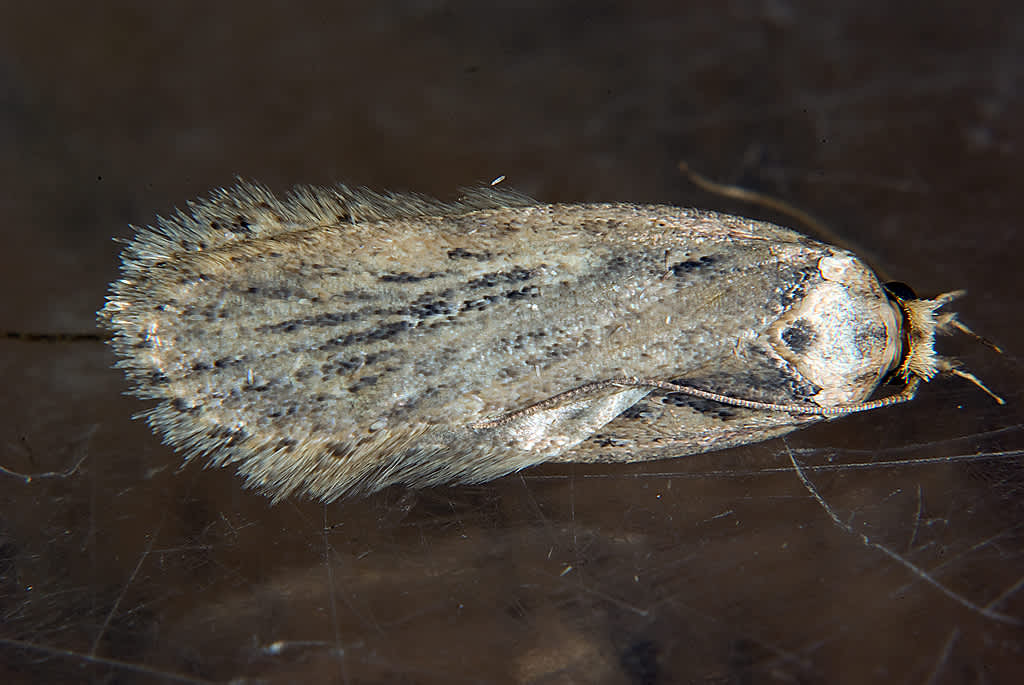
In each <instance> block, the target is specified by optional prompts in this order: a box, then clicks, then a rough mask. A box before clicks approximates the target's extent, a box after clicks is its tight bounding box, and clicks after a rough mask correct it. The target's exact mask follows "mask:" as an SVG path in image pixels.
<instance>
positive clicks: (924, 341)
mask: <svg viewBox="0 0 1024 685" xmlns="http://www.w3.org/2000/svg"><path fill="white" fill-rule="evenodd" d="M883 287H884V289H885V293H886V295H888V297H889V299H890V300H891V301H892V302H894V303H895V304H896V306H897V308H898V309H899V311H900V312H901V313H902V314H903V327H902V328H903V356H902V358H901V360H900V362H899V365H898V366H897V367H896V368H895V369H894V370H893V372H892V374H890V375H891V376H894V377H896V378H898V379H900V380H901V381H902V382H903V383H906V384H909V383H911V382H913V381H915V379H916V380H920V381H924V382H927V381H930V380H931V379H933V378H934V377H935V376H936V375H938V374H940V373H948V374H951V375H954V376H959V377H961V378H964V379H966V380H969V381H970V382H972V383H974V384H975V385H976V386H978V387H979V388H981V389H982V390H984V391H985V392H986V393H988V394H989V395H990V396H992V397H993V398H994V399H995V400H996V401H997V402H999V403H1000V404H1005V402H1004V400H1003V399H1002V398H1001V397H999V396H998V395H996V394H995V393H993V392H992V391H991V390H989V389H988V388H987V387H985V384H984V383H982V382H981V380H980V379H978V377H977V376H975V375H974V374H972V373H970V372H968V371H965V370H963V369H962V368H961V367H960V362H959V361H957V360H956V359H952V358H950V357H942V356H939V355H938V354H937V353H936V352H935V336H936V334H948V333H951V332H952V331H953V330H954V329H955V330H958V331H961V332H963V333H967V334H968V335H970V336H972V337H974V338H977V339H979V340H982V341H983V342H986V343H988V341H986V340H984V339H983V338H981V337H980V336H978V335H977V334H976V333H975V332H974V331H972V330H971V329H970V328H968V327H967V326H965V325H964V324H962V323H960V321H959V320H957V318H956V314H955V313H953V312H940V311H939V310H940V309H942V308H943V307H944V306H945V305H947V304H949V303H950V302H952V301H953V300H955V299H957V298H958V297H961V296H963V295H964V294H966V291H964V290H954V291H952V292H948V293H943V294H942V295H939V296H938V297H936V298H935V299H933V300H924V299H921V298H919V297H918V296H917V294H916V293H915V292H914V291H913V289H911V288H910V286H908V285H906V284H904V283H898V282H892V283H886V284H885V285H884V286H883ZM988 344H989V345H990V346H992V347H993V348H995V349H996V350H997V351H1001V350H999V348H998V347H996V346H995V345H992V343H988Z"/></svg>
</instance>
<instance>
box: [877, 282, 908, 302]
mask: <svg viewBox="0 0 1024 685" xmlns="http://www.w3.org/2000/svg"><path fill="white" fill-rule="evenodd" d="M882 287H883V288H885V292H886V293H887V294H888V295H889V297H891V298H893V299H896V300H902V301H904V302H906V301H907V300H916V299H917V293H915V292H914V289H913V288H911V287H910V286H909V285H907V284H906V283H900V282H899V281H889V282H888V283H886V284H885V285H883V286H882Z"/></svg>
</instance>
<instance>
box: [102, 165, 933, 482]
mask: <svg viewBox="0 0 1024 685" xmlns="http://www.w3.org/2000/svg"><path fill="white" fill-rule="evenodd" d="M901 306H902V303H901V302H900V301H899V300H893V299H890V297H889V296H887V294H886V293H885V291H884V290H883V288H882V286H881V284H879V282H878V280H877V278H876V277H875V276H874V275H873V274H872V273H871V271H870V270H869V269H868V268H867V267H866V266H865V265H864V264H863V263H862V262H860V260H858V259H857V258H856V257H855V256H853V255H852V254H850V253H848V252H845V251H843V250H840V249H838V248H834V247H831V246H828V245H825V244H822V243H818V242H815V241H813V240H810V239H808V238H806V237H805V236H802V235H800V234H798V233H795V232H793V231H790V230H787V229H784V228H780V227H778V226H774V225H771V224H767V223H763V222H757V221H751V220H747V219H741V218H738V217H733V216H728V215H723V214H715V213H712V212H702V211H697V210H689V209H680V208H677V207H670V206H646V205H631V204H590V205H543V204H537V203H535V202H533V201H531V200H529V199H528V198H524V197H523V196H520V195H516V194H513V193H498V192H495V191H492V190H483V191H479V190H478V191H473V192H472V193H470V194H468V195H467V197H466V199H465V200H464V201H463V202H461V203H453V204H445V203H440V202H437V201H433V200H428V199H425V198H422V197H411V196H409V197H407V196H399V195H387V196H385V195H377V194H372V193H367V192H363V191H351V190H348V189H346V188H344V187H338V188H331V189H320V188H303V189H299V190H297V191H295V192H294V193H293V194H292V195H291V196H289V197H288V198H285V199H283V200H279V199H277V198H276V197H274V196H273V194H271V193H270V192H269V191H267V190H265V189H263V188H260V187H257V186H252V185H248V184H242V185H239V186H238V187H236V188H233V189H230V190H223V191H217V192H215V193H214V194H213V195H212V196H211V197H210V199H208V200H206V201H202V202H197V203H194V204H190V205H189V212H188V213H179V214H178V215H176V216H175V217H174V218H172V219H167V220H165V219H162V220H160V221H159V223H158V224H157V226H156V227H155V228H143V229H140V230H138V232H137V234H136V236H135V238H134V239H133V240H132V242H131V243H130V244H129V245H128V247H127V248H126V249H125V251H124V255H123V265H122V278H121V280H119V281H117V282H115V283H114V284H113V285H112V287H111V294H110V296H109V298H108V302H107V305H106V306H105V307H104V309H103V310H102V311H101V313H100V317H101V320H102V321H103V322H104V324H105V325H107V326H108V327H109V328H110V329H111V330H112V331H113V333H114V342H113V344H114V347H115V349H116V351H117V352H118V354H119V355H121V357H122V360H121V362H120V366H122V367H123V368H124V369H125V370H126V372H127V374H128V376H129V378H130V379H131V381H132V383H133V385H134V392H135V393H136V394H138V395H140V396H143V397H151V398H157V399H159V400H160V404H159V405H158V406H157V407H156V408H155V409H154V410H153V411H152V412H151V413H150V414H149V422H150V424H151V425H153V426H154V428H155V429H157V430H158V431H159V432H160V433H162V434H163V436H164V438H165V440H166V441H167V442H169V443H170V444H172V445H174V446H175V447H177V448H179V449H181V450H182V451H183V453H184V455H185V457H186V459H188V458H192V457H196V456H208V457H210V459H211V461H212V462H213V463H215V464H221V465H223V464H228V463H234V464H236V466H237V469H238V470H239V472H240V473H241V474H242V475H243V476H244V477H245V478H246V480H247V483H248V484H250V485H253V486H255V487H258V488H260V489H261V490H263V491H264V492H266V493H268V494H270V495H271V496H273V497H275V498H280V497H285V496H288V495H290V494H292V493H301V494H305V495H308V496H312V497H316V498H320V499H324V500H331V499H335V498H337V497H340V496H343V495H345V494H349V493H354V492H369V491H373V490H377V489H380V488H382V487H386V486H388V485H390V484H393V483H406V484H412V485H429V484H435V483H441V482H468V481H483V480H489V479H491V478H495V477H497V476H500V475H503V474H505V473H509V472H512V471H515V470H518V469H521V468H524V467H527V466H530V465H532V464H536V463H540V462H544V461H551V460H558V461H634V460H642V459H650V458H658V457H673V456H680V455H683V454H689V453H693V452H700V451H705V450H710V449H719V448H722V447H727V446H730V445H736V444H742V443H749V442H755V441H758V440H764V439H766V438H769V437H773V436H775V435H779V434H782V433H785V432H787V431H790V430H793V429H795V428H797V427H799V426H801V425H803V424H806V423H808V422H810V421H814V420H819V419H821V418H822V417H823V416H824V415H825V414H827V413H828V412H841V411H842V407H846V406H855V405H857V404H858V403H862V402H864V401H865V400H866V399H867V398H868V397H869V396H870V395H871V394H872V393H873V392H874V391H875V389H876V388H877V387H878V385H879V383H880V382H881V380H882V378H883V377H884V376H885V375H886V374H887V373H889V371H890V370H892V369H893V368H894V367H896V366H898V365H899V364H901V363H902V359H903V358H905V356H906V351H905V350H904V349H903V348H904V347H905V345H904V339H905V338H907V335H906V331H905V325H906V324H905V321H906V315H905V312H906V310H905V308H903V309H901ZM933 335H934V325H933V326H932V328H931V329H927V328H926V327H921V326H919V327H918V328H915V329H914V332H913V335H912V336H911V338H909V339H910V341H911V342H910V344H911V345H916V346H918V349H923V348H922V347H921V346H922V345H925V344H927V346H928V349H929V350H930V349H931V338H932V337H933ZM914 336H917V338H919V339H916V338H914ZM909 373H910V374H918V373H919V372H918V371H917V370H910V371H909ZM616 379H619V380H616ZM621 379H646V385H645V384H644V383H645V382H644V381H642V380H640V381H637V382H633V383H632V384H631V382H623V381H621ZM925 380H927V379H925ZM658 383H669V384H670V386H658ZM676 388H678V392H677V391H674V389H676ZM686 388H690V389H694V391H696V392H704V393H705V394H707V393H714V395H711V396H714V397H718V396H721V397H724V398H743V399H745V400H747V404H748V405H749V406H746V407H739V406H731V405H730V404H729V403H727V402H726V403H723V401H713V402H712V401H708V399H706V398H705V399H701V398H697V397H692V396H690V395H686V394H684V391H685V389H686ZM759 403H760V404H759ZM759 407H760V408H759ZM766 408H774V409H775V410H772V411H769V410H766ZM779 409H783V410H779Z"/></svg>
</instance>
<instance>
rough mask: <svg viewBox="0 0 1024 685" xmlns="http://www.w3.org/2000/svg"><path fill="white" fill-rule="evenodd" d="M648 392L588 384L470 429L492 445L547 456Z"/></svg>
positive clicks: (575, 441) (574, 442)
mask: <svg viewBox="0 0 1024 685" xmlns="http://www.w3.org/2000/svg"><path fill="white" fill-rule="evenodd" d="M649 392H651V390H650V388H643V387H622V386H621V385H618V384H614V383H608V382H597V383H589V384H587V385H583V386H580V387H579V388H575V389H573V390H570V391H568V392H564V393H561V394H560V395H555V396H554V397H551V398H549V399H547V400H544V401H543V402H540V403H538V404H535V405H533V406H531V407H527V408H525V409H520V410H517V411H514V412H510V413H508V414H505V415H504V416H501V417H499V418H496V419H493V420H490V421H481V422H479V423H476V424H474V425H473V426H472V428H473V429H474V431H475V432H476V434H477V435H478V436H480V435H481V433H487V432H490V433H491V437H492V439H493V440H494V441H495V443H496V444H504V445H506V446H508V447H513V448H515V449H518V450H522V451H524V452H529V453H534V454H537V455H544V456H545V457H546V458H551V457H554V456H557V455H558V454H561V453H562V452H564V451H565V450H567V449H570V448H572V447H574V446H576V445H578V444H579V443H581V442H582V441H584V440H586V439H587V438H588V437H590V436H591V435H593V434H594V433H595V432H596V431H598V430H600V429H601V428H602V427H603V426H604V425H605V424H607V423H608V422H609V421H611V420H613V419H614V418H615V417H617V416H618V415H619V414H621V413H622V412H623V411H625V410H626V409H628V408H629V407H631V406H633V405H634V404H636V403H637V402H638V401H640V400H641V399H643V398H644V397H645V396H646V395H647V394H648V393H649Z"/></svg>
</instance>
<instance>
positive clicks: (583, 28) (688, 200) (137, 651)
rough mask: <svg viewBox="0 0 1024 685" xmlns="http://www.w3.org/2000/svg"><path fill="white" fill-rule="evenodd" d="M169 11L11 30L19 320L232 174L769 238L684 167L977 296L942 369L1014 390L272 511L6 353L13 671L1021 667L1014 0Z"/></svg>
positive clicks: (10, 226)
mask: <svg viewBox="0 0 1024 685" xmlns="http://www.w3.org/2000/svg"><path fill="white" fill-rule="evenodd" d="M167 4H168V5H172V6H170V7H164V8H162V9H160V10H152V9H139V8H137V7H136V5H135V4H134V3H124V4H122V5H117V4H113V3H111V4H107V5H106V7H104V8H98V9H97V8H95V7H86V6H80V5H78V4H75V3H65V5H66V6H65V7H64V10H63V11H64V13H63V14H62V15H61V14H55V13H54V10H53V9H52V7H53V6H52V5H48V6H47V7H46V8H45V9H44V8H39V9H38V10H36V9H19V10H17V11H14V12H12V11H11V10H5V11H4V12H3V14H4V16H2V17H0V94H2V99H0V102H2V105H0V171H2V174H3V175H2V178H3V181H4V184H5V189H4V192H3V193H2V194H0V206H2V207H3V217H4V220H3V222H2V224H0V231H2V232H3V233H2V234H3V236H4V237H5V238H6V244H5V245H4V249H3V250H2V252H0V278H2V279H3V285H4V292H5V296H4V297H3V299H2V304H0V325H2V326H3V327H5V328H9V329H13V330H22V331H25V330H44V331H55V330H64V331H82V330H88V329H90V328H91V327H92V325H93V312H95V310H96V309H98V308H99V307H100V305H101V303H102V299H103V296H104V293H105V288H106V284H107V283H108V282H109V281H110V280H111V279H112V278H114V276H115V274H116V255H117V250H118V248H117V246H116V245H115V244H113V243H112V242H111V241H110V237H111V236H121V237H123V236H126V235H128V228H127V226H128V224H130V223H148V222H150V221H151V220H152V218H153V216H154V214H156V213H167V212H170V211H172V209H173V207H175V206H176V205H178V206H181V205H183V203H184V202H185V201H186V200H188V199H190V198H192V197H194V196H196V195H198V194H201V193H204V192H206V191H207V190H209V189H210V188H212V187H214V186H217V185H223V184H228V183H231V182H232V179H233V176H234V175H236V174H240V175H244V176H246V177H250V178H254V179H259V180H261V181H263V182H265V183H267V184H269V185H271V186H273V187H275V188H276V189H277V190H284V189H286V188H287V187H288V186H290V185H291V184H293V183H306V182H308V183H327V182H332V181H336V180H343V181H346V182H349V183H352V184H365V185H369V186H373V187H378V188H390V189H395V190H413V191H420V192H425V193H429V194H434V195H439V196H441V197H446V198H451V197H453V196H454V195H455V194H456V188H457V187H458V186H460V185H473V184H476V183H481V182H483V183H487V182H489V181H490V180H491V179H492V178H495V177H497V176H499V175H501V174H505V175H507V177H508V179H507V180H506V181H505V182H506V183H507V184H509V185H510V186H513V187H516V188H519V189H521V190H523V191H525V192H528V193H530V194H532V195H534V196H535V197H537V198H538V199H542V200H545V201H561V200H567V201H568V200H572V201H576V200H578V201H598V200H627V201H634V202H671V203H675V204H691V205H698V206H704V207H709V208H717V209H722V210H725V211H730V212H734V213H746V214H753V213H754V211H755V210H752V209H749V208H746V207H742V206H740V205H734V204H729V203H726V202H722V201H721V200H720V199H719V198H714V197H709V196H707V195H706V194H702V193H700V192H699V191H697V190H696V189H694V188H693V187H692V186H690V185H689V184H688V183H687V182H686V181H685V179H684V178H682V177H681V175H680V174H679V173H678V171H677V170H676V163H677V162H678V161H679V160H680V159H686V160H687V161H689V162H690V163H691V165H693V166H694V168H697V169H699V170H701V171H703V172H706V173H708V174H709V175H711V176H713V177H715V178H718V179H723V180H727V181H734V182H740V183H742V184H744V185H747V186H752V187H755V188H758V189H760V190H763V191H766V192H769V193H771V194H774V195H777V196H781V197H784V198H785V199H787V200H789V201H791V202H793V203H794V204H796V205H797V206H799V207H801V208H804V209H807V210H809V211H810V212H812V213H813V214H815V215H816V216H818V217H819V218H821V219H823V220H824V221H825V222H826V223H828V224H829V225H830V226H831V227H833V228H834V229H835V230H837V231H838V232H840V233H841V234H842V235H843V236H844V237H845V238H847V239H848V240H849V241H851V242H852V243H854V244H855V245H856V246H857V248H858V251H859V252H860V254H862V256H864V257H866V258H867V259H869V260H870V261H872V262H873V263H874V265H875V266H876V267H878V268H879V269H880V270H881V271H882V272H883V273H884V275H885V276H886V277H890V278H894V279H898V280H900V281H904V282H906V283H909V284H910V285H911V286H913V287H914V289H915V290H916V291H917V292H918V293H920V294H922V295H934V294H937V293H939V292H944V291H948V290H953V289H957V288H966V289H967V290H968V291H969V294H968V295H967V296H966V297H964V298H963V299H962V300H960V301H958V302H957V303H956V305H955V307H954V309H956V310H957V311H959V312H960V313H961V316H962V319H963V320H964V321H965V322H966V323H967V324H968V325H970V326H971V327H972V328H974V329H975V330H977V331H978V332H979V333H982V334H984V335H985V336H987V337H989V338H991V339H993V340H994V341H996V342H998V343H999V344H1000V345H1001V346H1002V347H1003V348H1004V349H1005V350H1006V351H1007V354H1005V355H1003V356H1000V355H997V354H996V353H994V352H993V351H991V350H990V349H988V348H986V347H984V346H983V345H981V344H979V343H977V342H976V341H973V340H972V339H970V338H967V337H965V336H955V337H951V338H949V339H946V340H943V341H941V350H942V351H943V352H945V353H947V354H953V355H956V356H958V357H960V358H961V359H963V360H964V363H965V365H966V366H967V368H968V369H970V370H971V371H972V372H974V373H975V374H977V375H978V376H980V377H981V378H982V379H984V380H985V381H986V382H987V383H988V384H989V385H990V386H991V387H992V388H993V390H995V391H996V392H999V393H1000V394H1002V395H1003V396H1004V397H1005V398H1006V399H1007V400H1008V405H1006V406H998V405H996V404H995V403H994V402H993V401H992V400H991V399H990V398H988V397H987V396H985V395H984V394H983V393H981V392H980V391H979V390H978V389H977V388H975V387H973V386H972V385H970V384H968V383H966V382H964V381H962V380H958V379H940V380H938V381H936V382H934V383H932V384H930V385H929V386H927V387H925V388H924V390H923V391H922V393H921V396H920V397H919V398H918V400H916V401H915V402H914V403H912V404H910V405H907V406H902V407H896V408H891V409H886V410H882V411H878V412H873V413H869V414H865V415H861V416H855V417H850V418H846V419H842V420H838V421H834V422H830V423H828V424H825V425H818V426H815V427H813V428H810V429H808V430H806V431H802V432H799V433H796V434H794V435H793V436H791V437H790V438H788V439H787V440H786V441H785V442H783V441H781V440H775V441H770V442H765V443H762V444H758V445H753V446H750V447H746V448H742V449H734V450H730V451H724V452H719V453H711V454H705V455H699V456H695V457H688V458H685V459H679V460H670V461H663V462H655V463H648V464H637V465H622V466H592V467H591V466H587V467H583V466H559V467H551V466H549V467H543V468H538V469H533V470H530V471H526V472H523V473H521V474H519V475H517V476H512V477H508V478H505V479H502V480H500V481H497V482H495V483H492V484H488V485H483V486H479V487H472V488H466V487H462V488H447V489H445V488H438V489H432V490H427V491H421V492H414V491H406V490H402V489H398V488H393V489H390V490H387V491H385V492H382V493H379V494H378V495H376V496H373V497H370V498H366V499H358V500H351V501H344V502H338V503H335V504H332V505H329V506H326V507H324V506H321V505H317V504H314V503H311V502H305V501H288V502H285V503H282V504H279V505H277V506H273V507H271V506H270V505H269V502H268V501H267V500H265V499H264V498H262V497H260V496H258V495H255V494H252V493H250V492H247V491H244V490H242V489H241V488H240V483H239V481H238V480H237V479H236V478H235V477H233V476H232V474H231V473H230V472H229V471H213V470H203V469H202V468H200V467H199V466H198V465H192V466H189V467H187V468H185V469H183V470H179V465H180V459H179V458H178V457H177V456H175V455H174V454H173V453H172V452H171V451H170V450H169V449H167V448H165V447H163V446H161V445H160V444H159V442H158V440H157V439H156V438H155V437H154V436H153V435H152V434H151V433H150V432H149V431H148V429H147V428H146V426H145V425H144V423H142V422H140V421H132V420H131V419H130V417H131V415H132V414H134V413H136V412H139V411H141V410H143V409H145V408H146V405H145V403H142V402H139V401H136V400H133V399H131V398H126V397H122V396H121V395H120V393H121V392H122V391H123V390H124V389H125V384H124V381H123V379H122V377H121V374H120V373H119V372H118V371H116V370H113V369H111V368H109V367H110V364H111V363H112V362H113V356H112V354H111V353H110V351H109V350H108V349H107V348H106V347H105V346H103V345H101V344H96V343H76V344H51V345H47V344H31V343H25V342H17V341H4V342H0V345H2V346H3V354H0V373H2V383H3V387H4V389H5V392H4V393H3V396H2V397H0V402H2V405H0V417H2V419H0V441H2V442H0V445H2V451H0V466H3V467H4V468H5V469H7V470H9V471H11V472H16V473H21V474H35V477H34V478H32V479H31V481H26V479H25V478H21V477H16V476H15V475H11V474H10V473H6V474H0V501H2V502H3V504H2V505H0V652H2V657H0V680H3V681H4V682H35V681H39V682H43V681H49V682H52V681H71V682H120V683H135V682H139V683H150V682H152V683H160V682H206V681H225V680H232V679H235V680H237V681H241V682H256V681H268V682H297V681H306V680H309V681H315V682H339V683H346V682H347V683H366V682H409V683H453V682H456V683H458V682H496V683H497V682H500V683H504V682H526V683H572V682H610V683H674V682H722V683H725V682H735V683H761V682H776V681H779V682H792V681H800V682H808V683H818V682H821V683H825V682H829V683H832V682H865V681H869V680H880V681H888V682H915V683H960V682H984V683H992V682H1012V681H1014V680H1016V679H1017V678H1019V677H1020V675H1021V674H1020V672H1019V671H1020V666H1018V664H1020V663H1022V661H1024V654H1022V651H1024V638H1022V637H1021V636H1022V634H1024V633H1022V632H1021V628H1020V623H1021V620H1022V619H1024V589H1022V587H1021V586H1022V585H1024V553H1022V549H1024V546H1022V524H1024V506H1022V499H1021V494H1022V492H1021V491H1022V484H1024V473H1022V469H1021V456H1022V454H1024V452H1022V449H1024V431H1022V423H1024V422H1022V417H1024V411H1022V409H1021V407H1022V406H1024V397H1022V396H1021V392H1020V388H1021V386H1022V377H1024V373H1022V370H1021V367H1020V363H1019V361H1018V359H1019V355H1020V353H1021V351H1022V350H1024V331H1022V327H1021V317H1020V314H1019V312H1020V305H1019V302H1018V299H1019V295H1020V293H1021V291H1022V289H1021V277H1020V275H1019V272H1020V254H1021V252H1022V248H1024V236H1022V232H1021V230H1020V219H1019V217H1020V213H1021V212H1020V207H1021V206H1022V205H1021V198H1020V169H1021V168H1022V165H1021V161H1022V146H1024V123H1022V122H1024V116H1022V114H1024V112H1022V100H1024V99H1022V91H1021V88H1022V82H1024V81H1022V78H1024V64H1022V61H1021V59H1022V58H1021V53H1020V49H1019V46H1020V45H1021V43H1022V41H1024V13H1022V10H1021V8H1020V7H1019V6H1018V5H1016V4H1015V3H1009V2H1007V3H1004V4H1003V5H1002V6H999V5H998V4H992V6H991V7H989V8H987V9H984V8H976V9H975V10H972V12H971V13H970V15H965V14H963V13H962V12H961V11H960V10H957V9H955V8H950V9H942V8H931V9H930V10H929V11H930V13H929V14H927V15H922V14H920V13H919V9H920V3H906V4H905V5H903V6H899V5H897V6H894V7H893V8H890V9H888V10H881V9H863V8H861V3H855V2H840V3H831V4H830V5H829V7H828V8H827V9H824V8H819V6H818V3H812V2H806V3H800V2H794V3H785V2H765V3H758V2H729V3H719V4H718V5H716V6H715V8H714V9H697V8H694V9H690V10H680V9H679V8H678V7H677V5H678V3H663V4H662V5H658V4H656V3H650V4H647V5H645V6H644V7H643V8H640V9H637V8H631V7H630V6H629V5H628V4H627V3H622V4H616V3H608V2H606V3H601V2H597V3H594V2H588V3H571V4H567V5H565V6H563V7H561V8H560V9H557V10H551V9H549V8H548V7H547V4H546V3H537V4H536V6H534V7H532V8H528V9H517V10H512V9H508V10H501V11H495V10H493V9H488V10H484V9H480V8H481V7H483V5H480V4H478V3H471V2H464V3H463V2H451V3H413V2H407V3H398V4H395V5H393V6H392V7H391V8H390V9H389V10H387V11H385V10H382V9H377V10H369V9H338V8H336V7H335V5H334V3H321V4H317V3H308V4H306V5H304V6H303V8H302V9H301V10H298V9H286V7H285V5H284V4H277V3H262V4H261V3H256V4H251V5H246V9H245V10H242V9H241V6H239V7H238V8H226V7H222V6H220V5H214V6H212V7H211V6H209V5H208V4H204V3H167ZM768 218H773V219H776V220H778V219H777V217H771V216H769V217H768ZM785 223H787V224H789V225H792V224H793V222H792V221H789V220H785ZM798 228H799V227H798ZM791 459H795V460H796V462H797V463H798V464H801V465H802V466H803V471H802V473H798V472H796V471H795V470H794V466H793V461H792V460H791ZM801 476H803V478H802V477H801ZM804 478H805V479H806V481H805V480H804Z"/></svg>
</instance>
